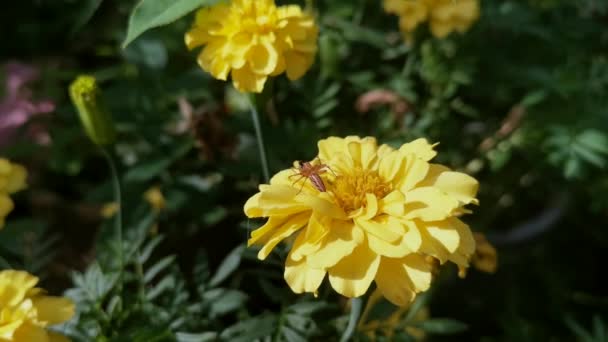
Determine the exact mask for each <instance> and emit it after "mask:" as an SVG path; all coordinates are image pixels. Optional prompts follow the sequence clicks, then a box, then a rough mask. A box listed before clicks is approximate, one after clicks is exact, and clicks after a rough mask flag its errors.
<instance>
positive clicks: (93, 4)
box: [71, 0, 103, 35]
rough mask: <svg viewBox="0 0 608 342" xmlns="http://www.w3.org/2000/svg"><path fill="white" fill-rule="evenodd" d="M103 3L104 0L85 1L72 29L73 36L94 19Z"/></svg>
mask: <svg viewBox="0 0 608 342" xmlns="http://www.w3.org/2000/svg"><path fill="white" fill-rule="evenodd" d="M102 1H103V0H86V1H83V3H84V5H83V6H82V9H81V10H80V11H79V13H78V19H77V20H76V23H75V24H74V27H72V31H71V34H72V35H73V34H76V33H78V31H80V30H81V29H82V28H83V27H84V26H85V25H86V24H87V23H88V22H89V21H90V20H91V18H93V15H94V14H95V12H97V9H99V6H100V5H101V2H102Z"/></svg>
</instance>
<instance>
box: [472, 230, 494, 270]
mask: <svg viewBox="0 0 608 342" xmlns="http://www.w3.org/2000/svg"><path fill="white" fill-rule="evenodd" d="M473 236H474V237H475V242H476V244H477V248H476V249H475V255H473V259H472V260H471V262H472V263H473V266H474V267H475V268H476V269H478V270H480V271H482V272H486V273H494V272H496V268H497V259H498V253H496V248H494V246H492V244H490V242H489V241H488V240H487V239H486V237H485V236H484V235H483V234H481V233H475V234H474V235H473Z"/></svg>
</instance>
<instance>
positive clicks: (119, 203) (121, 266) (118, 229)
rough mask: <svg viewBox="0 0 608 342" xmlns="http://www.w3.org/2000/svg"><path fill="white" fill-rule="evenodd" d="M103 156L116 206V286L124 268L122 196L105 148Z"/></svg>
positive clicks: (115, 172) (111, 160)
mask: <svg viewBox="0 0 608 342" xmlns="http://www.w3.org/2000/svg"><path fill="white" fill-rule="evenodd" d="M101 151H102V153H103V156H104V157H105V158H106V161H107V162H108V166H109V168H110V173H111V176H112V187H113V190H114V202H115V203H116V205H117V206H118V210H117V211H116V215H114V232H115V234H116V240H118V266H119V281H118V284H119V286H121V284H122V273H123V271H124V267H125V256H124V244H123V237H122V194H121V191H120V178H118V170H117V169H116V163H115V162H114V158H112V154H111V153H110V152H109V151H108V150H106V149H105V148H103V147H102V148H101Z"/></svg>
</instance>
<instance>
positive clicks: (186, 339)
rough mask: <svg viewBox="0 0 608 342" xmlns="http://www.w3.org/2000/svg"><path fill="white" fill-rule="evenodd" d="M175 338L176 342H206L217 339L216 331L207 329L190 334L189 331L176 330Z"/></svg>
mask: <svg viewBox="0 0 608 342" xmlns="http://www.w3.org/2000/svg"><path fill="white" fill-rule="evenodd" d="M175 338H176V339H177V342H207V341H217V333H216V332H213V331H208V332H204V333H200V334H190V333H182V332H178V333H176V334H175Z"/></svg>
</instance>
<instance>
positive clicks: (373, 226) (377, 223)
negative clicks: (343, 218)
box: [355, 217, 404, 242]
mask: <svg viewBox="0 0 608 342" xmlns="http://www.w3.org/2000/svg"><path fill="white" fill-rule="evenodd" d="M387 221H388V217H381V218H378V220H365V219H360V218H357V219H355V224H356V225H357V226H358V227H359V228H361V229H363V230H364V231H365V232H367V233H368V234H371V235H375V236H376V237H378V238H380V239H382V240H384V241H387V242H397V241H398V240H399V239H400V238H401V236H402V234H403V233H404V232H403V231H402V230H401V227H398V226H394V225H389V224H386V223H387Z"/></svg>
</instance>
